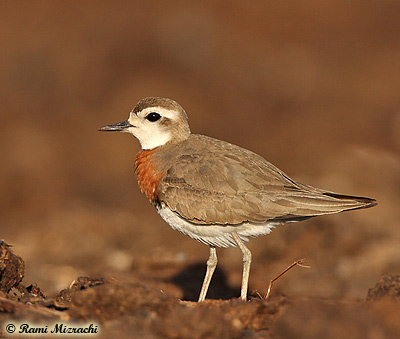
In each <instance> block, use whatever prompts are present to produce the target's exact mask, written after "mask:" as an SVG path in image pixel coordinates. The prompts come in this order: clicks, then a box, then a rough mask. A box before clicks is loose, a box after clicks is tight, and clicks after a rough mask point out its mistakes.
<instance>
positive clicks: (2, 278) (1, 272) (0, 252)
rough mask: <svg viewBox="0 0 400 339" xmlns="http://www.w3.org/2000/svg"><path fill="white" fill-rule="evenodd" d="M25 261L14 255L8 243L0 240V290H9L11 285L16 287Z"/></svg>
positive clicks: (21, 276)
mask: <svg viewBox="0 0 400 339" xmlns="http://www.w3.org/2000/svg"><path fill="white" fill-rule="evenodd" d="M24 271H25V263H24V261H23V260H22V258H21V257H20V256H18V255H15V254H14V253H13V251H12V250H11V249H10V245H8V244H6V243H5V242H4V241H3V240H0V291H2V292H4V293H8V292H10V290H11V289H12V288H13V287H16V288H17V287H18V285H19V284H20V283H21V281H22V279H23V277H24Z"/></svg>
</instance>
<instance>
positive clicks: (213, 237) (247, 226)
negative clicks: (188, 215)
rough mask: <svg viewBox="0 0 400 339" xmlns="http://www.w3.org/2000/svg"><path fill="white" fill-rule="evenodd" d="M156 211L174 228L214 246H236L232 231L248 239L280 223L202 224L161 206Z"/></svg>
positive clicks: (267, 232) (267, 231)
mask: <svg viewBox="0 0 400 339" xmlns="http://www.w3.org/2000/svg"><path fill="white" fill-rule="evenodd" d="M157 211H158V213H159V214H160V215H161V217H162V218H163V219H164V220H165V221H166V222H167V223H168V224H169V225H170V226H171V227H172V228H173V229H174V230H177V231H179V232H182V233H183V234H185V235H187V236H189V237H191V238H193V239H196V240H198V241H201V242H202V243H204V244H207V245H210V246H216V247H229V246H236V242H235V240H234V239H233V237H232V232H237V234H238V235H239V237H240V238H241V239H242V240H243V241H249V237H258V236H259V235H265V234H269V233H270V232H271V230H272V229H273V228H274V227H275V226H277V225H279V224H280V223H276V222H275V223H265V224H255V223H249V222H244V223H242V224H238V225H202V224H195V223H192V222H189V221H187V220H185V219H183V218H181V217H180V216H179V215H178V214H177V213H175V212H173V211H171V210H170V209H168V208H166V207H163V206H162V207H158V208H157Z"/></svg>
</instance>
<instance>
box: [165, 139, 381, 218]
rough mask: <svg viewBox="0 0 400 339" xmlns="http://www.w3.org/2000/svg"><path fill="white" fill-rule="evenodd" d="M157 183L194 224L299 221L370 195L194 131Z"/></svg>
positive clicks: (355, 204)
mask: <svg viewBox="0 0 400 339" xmlns="http://www.w3.org/2000/svg"><path fill="white" fill-rule="evenodd" d="M178 151H179V152H177V153H178V154H179V156H178V157H176V159H174V161H173V163H172V164H171V166H170V167H169V168H168V170H167V174H166V175H165V176H164V178H163V179H162V181H161V182H160V184H159V187H158V193H159V199H160V201H162V202H163V203H165V204H167V205H168V207H169V208H170V209H172V210H173V211H175V212H176V213H178V214H180V215H181V216H182V217H184V218H185V219H188V220H190V221H192V222H194V223H198V224H240V223H243V222H246V221H248V222H254V223H264V222H266V221H271V222H272V221H276V222H287V221H299V220H304V219H307V218H311V217H313V216H317V215H322V214H330V213H337V212H341V211H344V210H348V209H356V208H363V207H369V206H372V205H373V204H374V203H373V200H372V199H368V198H361V197H351V196H344V195H339V194H335V193H332V192H328V191H323V190H320V189H316V188H313V187H311V186H307V185H303V184H300V183H296V182H295V181H293V180H291V179H290V178H289V177H288V176H287V175H286V174H284V173H283V172H281V171H280V170H279V169H277V168H276V167H275V166H273V165H272V164H270V163H269V162H267V161H266V160H264V159H263V158H262V157H260V156H258V155H257V154H255V153H252V152H250V151H247V150H245V149H243V148H240V147H238V146H234V145H232V144H229V143H226V142H222V141H219V140H215V139H212V138H208V137H204V136H195V135H192V136H191V137H190V138H189V139H188V141H187V142H185V144H183V145H182V146H180V149H179V150H178Z"/></svg>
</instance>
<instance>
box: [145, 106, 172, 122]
mask: <svg viewBox="0 0 400 339" xmlns="http://www.w3.org/2000/svg"><path fill="white" fill-rule="evenodd" d="M153 112H154V113H159V114H160V115H161V116H162V117H166V118H169V119H172V120H175V119H176V118H177V117H178V115H179V112H177V111H175V110H173V109H168V108H164V107H160V106H157V107H146V108H145V109H143V110H142V111H140V112H138V116H140V117H143V118H144V117H145V116H147V114H150V113H153Z"/></svg>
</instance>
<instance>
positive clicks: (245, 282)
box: [232, 232, 251, 300]
mask: <svg viewBox="0 0 400 339" xmlns="http://www.w3.org/2000/svg"><path fill="white" fill-rule="evenodd" d="M232 236H233V239H235V242H236V244H237V245H238V246H239V248H240V250H241V251H242V254H243V276H242V289H241V291H240V296H241V298H242V300H247V289H248V286H249V275H250V264H251V252H250V250H249V249H248V248H247V247H246V246H245V245H244V243H243V241H242V239H240V237H239V236H238V234H237V233H236V232H233V233H232Z"/></svg>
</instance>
